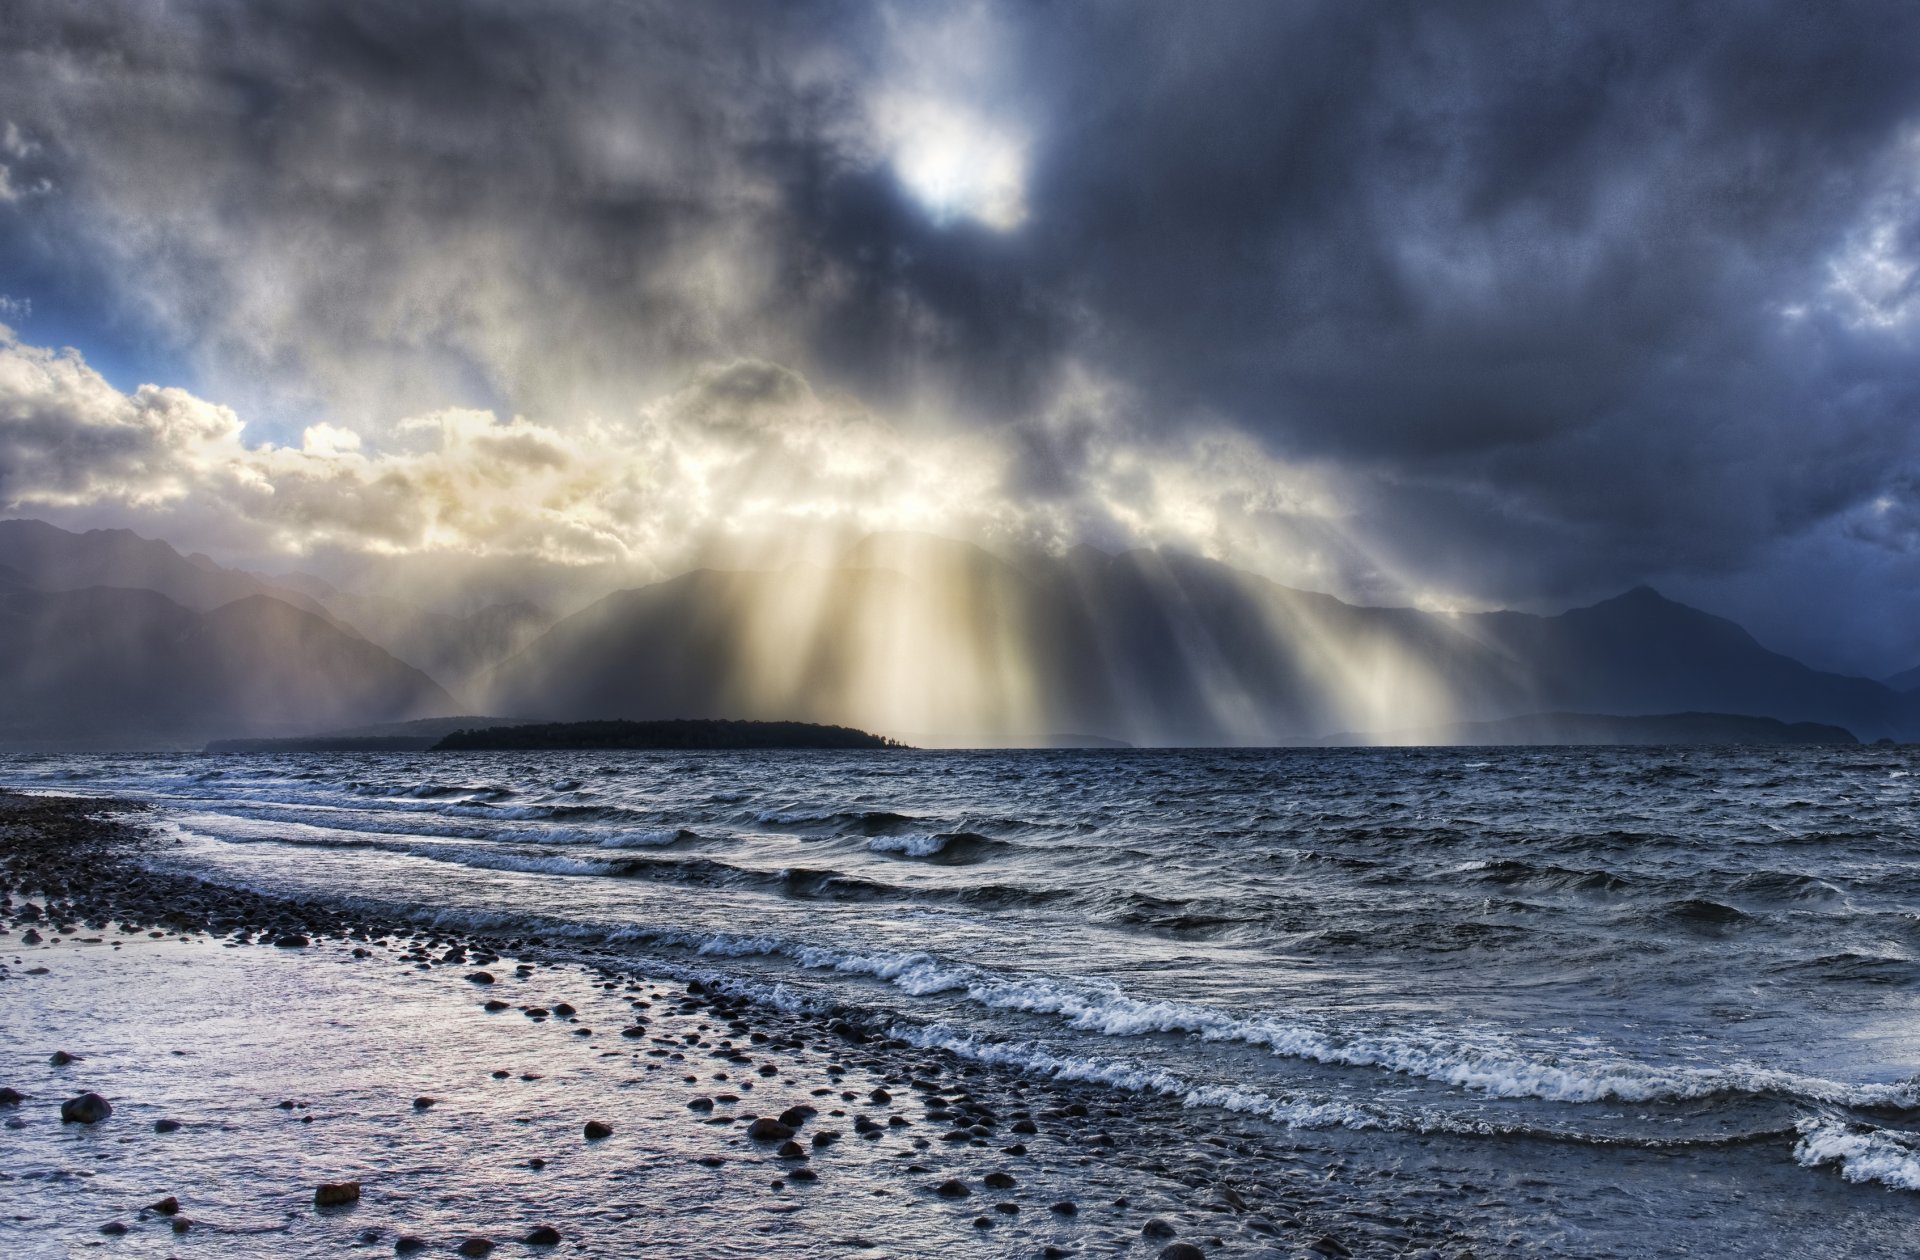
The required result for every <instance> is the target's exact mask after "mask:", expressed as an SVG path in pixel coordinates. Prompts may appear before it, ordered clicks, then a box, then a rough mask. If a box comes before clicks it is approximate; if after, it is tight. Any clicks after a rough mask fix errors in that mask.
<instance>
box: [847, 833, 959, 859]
mask: <svg viewBox="0 0 1920 1260" xmlns="http://www.w3.org/2000/svg"><path fill="white" fill-rule="evenodd" d="M952 839H953V837H952V836H950V835H938V836H930V835H922V834H914V835H905V836H875V837H874V838H873V839H871V840H869V841H867V848H868V849H869V850H870V851H872V852H874V853H898V854H899V855H900V856H902V857H910V858H926V857H932V856H933V855H934V854H936V853H939V852H940V851H941V850H943V849H945V848H946V847H947V842H948V841H949V840H952Z"/></svg>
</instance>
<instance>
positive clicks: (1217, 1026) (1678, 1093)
mask: <svg viewBox="0 0 1920 1260" xmlns="http://www.w3.org/2000/svg"><path fill="white" fill-rule="evenodd" d="M634 936H635V938H636V939H644V940H648V941H650V942H652V943H655V944H659V945H667V946H677V947H680V948H685V949H688V950H691V951H692V952H694V953H696V954H700V955H703V956H709V957H736V958H746V957H752V956H765V957H781V958H785V959H788V960H790V961H792V962H795V963H798V964H799V965H800V966H802V967H806V968H808V969H811V970H822V971H831V972H835V973H839V974H843V975H861V976H867V977H871V978H873V979H876V980H881V981H885V982H886V983H888V984H890V985H892V986H893V987H894V988H897V989H899V990H901V991H902V992H904V993H906V994H908V995H910V996H915V997H925V996H932V995H935V994H956V995H958V996H961V997H963V998H965V999H966V1000H968V1001H970V1002H972V1003H974V1004H976V1005H979V1006H984V1007H987V1008H989V1009H993V1010H1002V1011H1012V1012H1018V1013H1023V1014H1034V1015H1048V1016H1053V1017H1056V1018H1058V1019H1060V1020H1061V1021H1062V1022H1064V1023H1065V1025H1066V1026H1067V1027H1069V1028H1071V1029H1073V1030H1075V1031H1078V1032H1087V1033H1093V1034H1097V1035H1100V1036H1107V1037H1139V1036H1147V1035H1153V1034H1171V1035H1184V1036H1193V1037H1198V1038H1200V1039H1201V1040H1203V1041H1235V1042H1240V1043H1244V1044H1247V1045H1254V1046H1260V1047H1263V1048H1265V1049H1267V1050H1269V1051H1271V1052H1272V1053H1274V1054H1276V1055H1279V1056H1281V1057H1284V1058H1292V1059H1300V1060H1303V1061H1309V1062H1315V1063H1321V1064H1325V1065H1327V1066H1330V1067H1353V1068H1377V1069H1381V1070H1385V1071H1388V1072H1393V1073H1397V1074H1400V1075H1405V1076H1411V1077H1417V1078H1420V1079H1423V1080H1428V1081H1432V1082H1434V1083H1436V1084H1439V1085H1444V1086H1449V1087H1453V1088H1457V1089H1461V1090H1464V1091H1468V1092H1471V1093H1475V1094H1479V1095H1481V1096H1484V1097H1489V1098H1501V1099H1528V1098H1530V1099H1538V1100H1541V1101H1547V1102H1564V1103H1605V1102H1616V1103H1618V1102H1625V1103H1656V1102H1686V1101H1694V1100H1700V1099H1707V1098H1713V1097H1719V1096H1746V1097H1783V1098H1791V1099H1797V1100H1800V1101H1802V1102H1810V1103H1820V1104H1827V1105H1835V1106H1850V1107H1887V1108H1896V1109H1911V1108H1920V1082H1916V1081H1913V1080H1907V1081H1901V1082H1897V1083H1891V1084H1856V1083H1848V1082H1841V1081H1831V1080H1825V1079H1822V1078H1819V1077H1812V1076H1807V1075H1803V1074H1800V1073H1794V1072H1787V1071H1782V1070H1778V1069H1771V1068H1763V1067H1759V1066H1757V1065H1750V1064H1738V1063H1736V1064H1729V1065H1726V1066H1723V1067H1689V1066H1679V1065H1674V1066H1656V1065H1652V1064H1644V1063H1639V1062H1635V1061H1633V1060H1629V1059H1624V1058H1617V1057H1606V1056H1602V1055H1591V1054H1590V1055H1588V1056H1587V1057H1585V1058H1578V1059H1570V1058H1561V1056H1558V1055H1554V1054H1552V1053H1551V1052H1543V1053H1544V1057H1536V1056H1535V1055H1529V1054H1528V1053H1526V1052H1524V1051H1520V1050H1516V1049H1513V1048H1510V1047H1507V1046H1503V1045H1499V1044H1497V1042H1496V1040H1495V1038H1496V1037H1497V1034H1495V1033H1493V1032H1491V1031H1483V1032H1482V1033H1481V1034H1479V1035H1481V1036H1482V1037H1484V1038H1486V1039H1487V1040H1485V1041H1483V1042H1475V1041H1473V1040H1470V1039H1466V1037H1464V1036H1463V1035H1461V1034H1458V1033H1448V1032H1445V1031H1442V1030H1425V1031H1423V1032H1421V1033H1418V1034H1411V1033H1384V1032H1377V1031H1375V1032H1368V1031H1349V1030H1339V1029H1323V1028H1317V1027H1314V1026H1312V1025H1310V1024H1307V1023H1303V1022H1289V1021H1287V1020H1283V1019H1276V1018H1272V1017H1265V1016H1251V1017H1249V1016H1239V1015H1232V1014H1229V1013H1227V1012H1224V1011H1219V1010H1215V1009H1212V1008H1208V1007H1203V1006H1198V1005H1194V1004H1190V1003H1184V1002H1174V1001H1150V1000H1143V999H1138V998H1133V997H1129V996H1127V995H1125V994H1123V993H1121V992H1119V991H1118V990H1117V989H1113V988H1110V987H1095V986H1091V985H1089V984H1088V983H1086V982H1078V983H1071V982H1065V981H1061V980H1055V979H1050V978H1044V977H1019V976H1008V975H1002V974H998V973H994V972H990V971H986V970H983V969H981V968H979V967H976V966H974V965H972V964H970V963H953V962H946V961H943V960H941V959H938V958H936V957H934V956H933V955H931V954H928V953H872V954H863V953H849V952H844V951H842V950H838V949H833V948H829V947H824V946H818V945H811V944H803V943H798V942H794V941H790V940H787V939H785V938H783V937H780V936H777V935H758V936H728V935H717V936H702V935H699V934H688V933H675V932H660V933H656V932H647V931H644V930H637V929H636V930H635V932H634ZM1556 1060H1558V1061H1556Z"/></svg>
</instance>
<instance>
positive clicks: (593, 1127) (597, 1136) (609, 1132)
mask: <svg viewBox="0 0 1920 1260" xmlns="http://www.w3.org/2000/svg"><path fill="white" fill-rule="evenodd" d="M582 1131H583V1132H584V1133H585V1134H586V1135H587V1141H589V1142H598V1141H600V1140H601V1139H602V1138H610V1137H612V1136H613V1126H612V1125H610V1124H608V1123H606V1122H605V1121H604V1120H589V1121H587V1124H586V1128H585V1129H584V1130H582Z"/></svg>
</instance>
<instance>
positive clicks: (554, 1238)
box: [520, 1225, 560, 1247]
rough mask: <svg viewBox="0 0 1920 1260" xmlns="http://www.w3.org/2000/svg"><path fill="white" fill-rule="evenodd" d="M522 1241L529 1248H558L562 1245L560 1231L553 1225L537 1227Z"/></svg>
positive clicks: (529, 1231) (528, 1232)
mask: <svg viewBox="0 0 1920 1260" xmlns="http://www.w3.org/2000/svg"><path fill="white" fill-rule="evenodd" d="M520 1241H521V1242H524V1243H525V1244H527V1246H529V1247H557V1246H559V1245H560V1231H559V1230H557V1229H555V1228H554V1227H553V1226H551V1225H536V1226H534V1227H533V1228H532V1229H530V1230H528V1231H527V1236H526V1237H525V1238H523V1239H521V1240H520Z"/></svg>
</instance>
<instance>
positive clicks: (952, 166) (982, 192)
mask: <svg viewBox="0 0 1920 1260" xmlns="http://www.w3.org/2000/svg"><path fill="white" fill-rule="evenodd" d="M878 114H879V119H878V121H879V123H880V132H881V136H882V139H883V142H884V144H885V146H886V150H887V156H888V160H889V162H890V163H891V165H892V167H893V171H894V174H895V175H896V176H897V177H898V178H899V180H900V182H901V183H902V184H904V185H905V186H906V188H907V191H909V192H911V193H912V194H913V196H914V197H915V199H917V200H918V201H919V202H920V203H921V205H923V206H925V207H926V209H927V211H928V213H930V214H931V215H932V216H933V218H934V219H935V221H936V222H940V223H948V222H952V221H953V220H955V219H961V218H968V219H973V220H975V221H977V222H979V223H981V224H984V225H985V226H987V227H990V228H992V229H993V230H995V231H997V232H1005V231H1010V230H1012V229H1013V228H1016V227H1019V226H1020V224H1021V223H1023V222H1024V221H1025V220H1026V217H1027V203H1026V174H1027V154H1026V142H1025V140H1024V138H1022V137H1020V136H1018V135H1016V134H1014V133H1012V132H1010V131H1009V130H1007V129H1005V128H1003V127H999V126H996V125H995V124H993V123H992V122H990V121H988V120H987V119H985V118H982V117H981V116H979V115H978V114H976V113H974V112H972V111H970V110H968V109H965V108H963V107H960V106H955V105H952V104H949V103H947V102H944V101H939V100H933V99H930V98H927V97H917V96H890V97H888V98H886V99H885V100H883V101H882V103H881V106H880V109H879V111H878Z"/></svg>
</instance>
